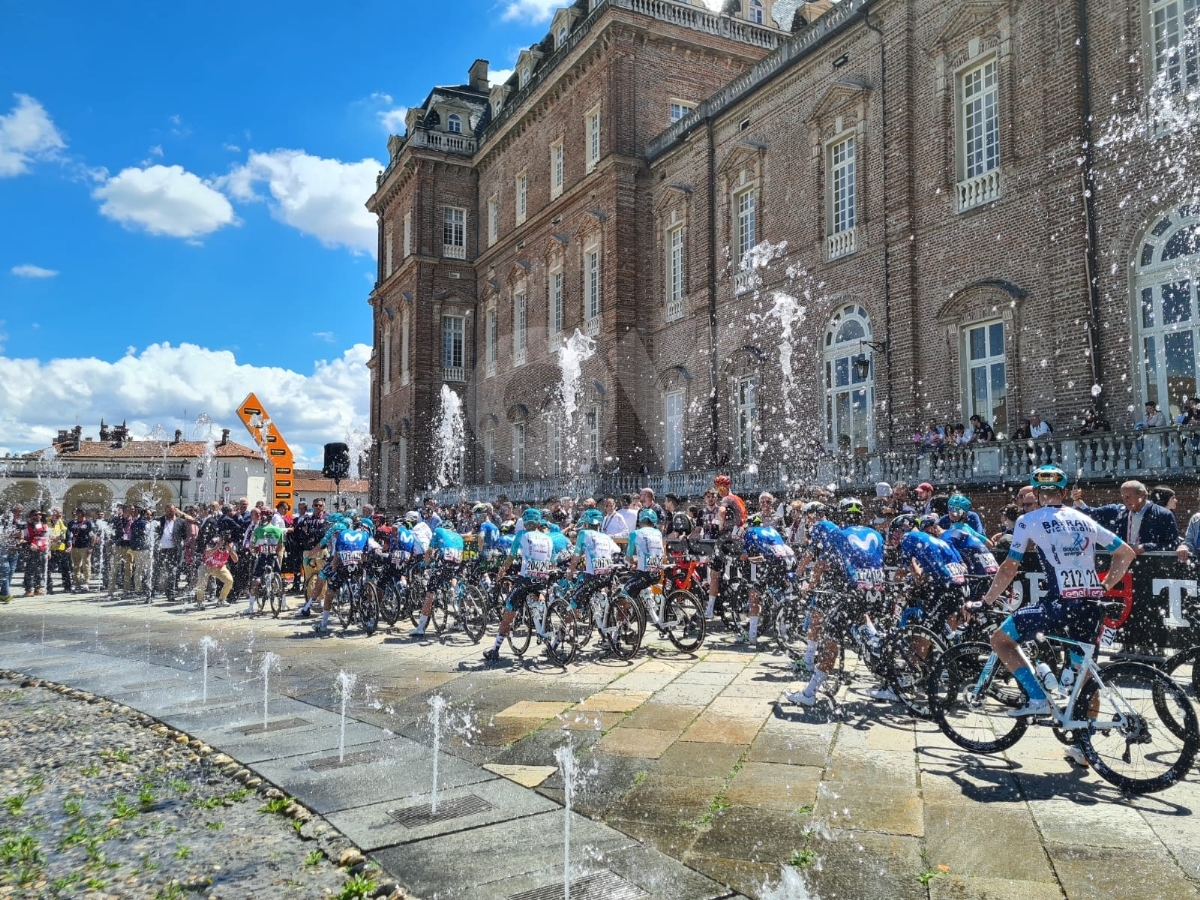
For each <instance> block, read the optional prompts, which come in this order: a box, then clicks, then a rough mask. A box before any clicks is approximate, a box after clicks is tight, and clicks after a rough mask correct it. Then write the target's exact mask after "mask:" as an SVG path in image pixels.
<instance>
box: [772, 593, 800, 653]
mask: <svg viewBox="0 0 1200 900" xmlns="http://www.w3.org/2000/svg"><path fill="white" fill-rule="evenodd" d="M807 620H808V610H807V609H805V608H804V607H803V606H801V605H800V601H799V600H792V601H791V602H789V603H785V604H783V605H782V606H781V607H779V612H777V613H776V614H775V644H776V646H778V647H779V649H780V650H782V651H783V652H784V653H786V654H787V655H788V656H790V657H791V658H792V659H800V658H801V657H802V656H804V649H805V647H806V646H807V644H808V633H807V629H806V628H805V623H806V622H807Z"/></svg>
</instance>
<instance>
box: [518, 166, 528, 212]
mask: <svg viewBox="0 0 1200 900" xmlns="http://www.w3.org/2000/svg"><path fill="white" fill-rule="evenodd" d="M516 189H517V203H516V208H517V224H518V225H521V224H523V223H524V222H525V219H526V217H527V216H528V214H529V176H528V175H527V174H526V173H525V172H519V173H518V174H517V177H516Z"/></svg>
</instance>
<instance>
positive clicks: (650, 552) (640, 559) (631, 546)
mask: <svg viewBox="0 0 1200 900" xmlns="http://www.w3.org/2000/svg"><path fill="white" fill-rule="evenodd" d="M625 556H626V557H628V558H629V559H631V560H633V567H634V573H633V577H632V578H630V579H629V581H627V582H626V583H625V593H627V594H628V595H629V596H630V597H636V596H637V595H638V594H640V593H641V592H642V591H644V590H645V589H646V588H648V587H650V585H652V584H655V583H657V582H658V580H659V579H660V578H661V577H662V570H663V559H664V557H665V556H666V545H665V544H664V543H663V536H662V532H661V531H659V530H658V514H657V513H656V512H655V511H654V510H652V509H643V510H642V511H640V512H639V513H638V517H637V528H635V529H634V530H633V531H631V532H630V533H629V543H628V544H627V545H626V548H625Z"/></svg>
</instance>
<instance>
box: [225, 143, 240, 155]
mask: <svg viewBox="0 0 1200 900" xmlns="http://www.w3.org/2000/svg"><path fill="white" fill-rule="evenodd" d="M221 149H222V150H228V151H229V152H230V153H241V152H242V148H241V147H239V146H238V145H237V144H222V145H221Z"/></svg>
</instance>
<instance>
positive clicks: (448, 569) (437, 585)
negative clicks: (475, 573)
mask: <svg viewBox="0 0 1200 900" xmlns="http://www.w3.org/2000/svg"><path fill="white" fill-rule="evenodd" d="M459 565H460V564H459V563H456V562H445V561H442V562H440V563H438V564H437V565H436V566H435V567H434V568H433V571H432V572H430V573H429V579H428V580H427V581H426V584H425V590H426V591H427V592H429V593H430V594H435V593H437V592H438V591H439V590H441V589H442V588H444V587H449V586H450V582H451V581H453V580H454V578H455V577H456V576H457V575H458V569H459Z"/></svg>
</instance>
